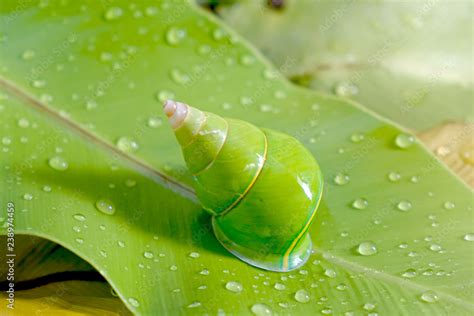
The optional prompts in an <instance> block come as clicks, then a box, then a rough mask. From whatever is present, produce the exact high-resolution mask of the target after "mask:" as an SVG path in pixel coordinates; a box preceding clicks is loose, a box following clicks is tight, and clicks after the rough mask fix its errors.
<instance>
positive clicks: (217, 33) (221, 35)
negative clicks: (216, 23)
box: [212, 28, 227, 41]
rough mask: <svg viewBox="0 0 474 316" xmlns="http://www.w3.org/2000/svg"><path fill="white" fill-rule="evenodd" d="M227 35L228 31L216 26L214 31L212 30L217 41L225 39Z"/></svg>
mask: <svg viewBox="0 0 474 316" xmlns="http://www.w3.org/2000/svg"><path fill="white" fill-rule="evenodd" d="M226 35H227V33H226V31H224V30H223V29H221V28H216V29H215V30H214V31H212V38H214V39H215V40H216V41H219V40H221V39H223V38H224V37H225V36H226Z"/></svg>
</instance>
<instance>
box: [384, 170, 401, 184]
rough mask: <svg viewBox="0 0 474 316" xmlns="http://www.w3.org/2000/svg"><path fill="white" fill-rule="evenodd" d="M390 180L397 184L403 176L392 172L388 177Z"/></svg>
mask: <svg viewBox="0 0 474 316" xmlns="http://www.w3.org/2000/svg"><path fill="white" fill-rule="evenodd" d="M387 177H388V179H389V180H390V181H392V182H397V181H398V180H400V178H401V176H400V174H399V173H397V172H393V171H392V172H390V173H389V174H388V175H387Z"/></svg>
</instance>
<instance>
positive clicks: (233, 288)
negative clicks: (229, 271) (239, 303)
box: [225, 281, 243, 293]
mask: <svg viewBox="0 0 474 316" xmlns="http://www.w3.org/2000/svg"><path fill="white" fill-rule="evenodd" d="M225 288H226V289H227V290H229V291H230V292H234V293H240V292H242V290H243V286H242V284H240V283H239V282H236V281H229V282H227V283H226V284H225Z"/></svg>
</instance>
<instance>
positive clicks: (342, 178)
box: [334, 173, 350, 185]
mask: <svg viewBox="0 0 474 316" xmlns="http://www.w3.org/2000/svg"><path fill="white" fill-rule="evenodd" d="M349 180H350V177H349V176H348V175H347V174H343V173H338V174H336V176H335V177H334V183H336V184H338V185H344V184H347V183H348V182H349Z"/></svg>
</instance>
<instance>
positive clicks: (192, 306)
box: [188, 301, 201, 308]
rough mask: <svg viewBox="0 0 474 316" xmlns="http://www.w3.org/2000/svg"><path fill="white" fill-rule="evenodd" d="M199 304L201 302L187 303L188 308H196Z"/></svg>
mask: <svg viewBox="0 0 474 316" xmlns="http://www.w3.org/2000/svg"><path fill="white" fill-rule="evenodd" d="M199 306H201V302H199V301H196V302H192V303H191V304H189V305H188V308H196V307H199Z"/></svg>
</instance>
